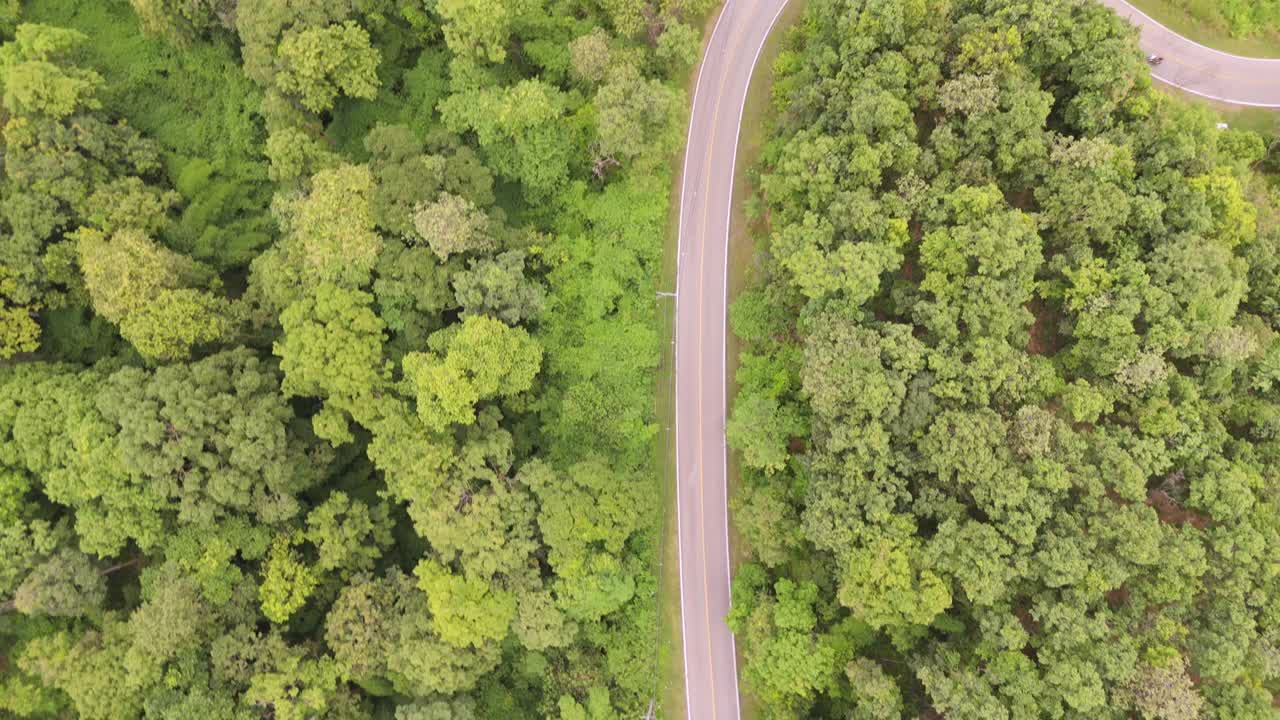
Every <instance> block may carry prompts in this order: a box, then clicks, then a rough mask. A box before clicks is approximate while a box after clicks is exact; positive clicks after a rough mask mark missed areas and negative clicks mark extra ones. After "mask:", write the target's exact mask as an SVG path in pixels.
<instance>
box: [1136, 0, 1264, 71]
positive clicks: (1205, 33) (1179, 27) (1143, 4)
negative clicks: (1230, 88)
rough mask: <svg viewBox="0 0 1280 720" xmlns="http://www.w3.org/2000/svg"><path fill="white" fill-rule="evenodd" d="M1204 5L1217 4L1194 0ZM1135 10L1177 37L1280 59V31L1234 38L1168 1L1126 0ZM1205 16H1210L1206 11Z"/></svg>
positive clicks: (1251, 55) (1234, 52)
mask: <svg viewBox="0 0 1280 720" xmlns="http://www.w3.org/2000/svg"><path fill="white" fill-rule="evenodd" d="M1195 1H1196V2H1198V3H1204V4H1206V5H1208V4H1212V3H1214V2H1216V0H1195ZM1128 2H1129V3H1131V4H1132V5H1133V6H1134V7H1136V8H1138V9H1139V10H1141V11H1142V12H1144V13H1146V14H1147V15H1150V16H1151V17H1152V18H1154V19H1155V20H1156V21H1157V22H1159V23H1160V24H1161V25H1164V26H1165V27H1167V28H1169V29H1170V30H1173V31H1174V32H1176V33H1178V34H1179V35H1183V36H1184V37H1187V38H1190V39H1191V40H1194V41H1195V42H1198V43H1200V44H1201V45H1207V46H1209V47H1211V48H1214V49H1216V50H1222V51H1224V52H1229V53H1233V54H1236V55H1245V56H1248V57H1280V30H1275V31H1272V32H1271V33H1268V34H1264V35H1258V36H1256V37H1235V36H1233V35H1232V34H1231V33H1230V31H1229V30H1228V29H1227V28H1226V27H1221V26H1218V25H1215V24H1213V23H1212V22H1206V21H1205V20H1203V19H1201V18H1200V17H1197V16H1196V14H1193V13H1192V12H1190V11H1188V10H1187V9H1186V8H1183V7H1181V6H1180V4H1179V3H1176V2H1172V1H1171V0H1128ZM1204 14H1205V15H1212V14H1213V12H1212V10H1211V9H1206V12H1205V13H1204Z"/></svg>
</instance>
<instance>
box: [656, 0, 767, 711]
mask: <svg viewBox="0 0 1280 720" xmlns="http://www.w3.org/2000/svg"><path fill="white" fill-rule="evenodd" d="M786 2H787V0H728V1H727V2H726V3H725V4H724V8H723V9H722V10H721V13H720V18H719V20H718V21H717V22H716V26H715V29H714V30H713V31H712V34H711V38H710V40H709V41H708V44H707V48H706V53H705V55H704V56H703V62H702V67H701V69H700V70H699V72H698V80H697V85H696V87H695V90H694V95H693V113H692V117H691V118H690V122H689V140H688V145H687V148H688V150H687V152H686V155H685V163H684V180H683V186H682V188H681V198H680V242H679V244H680V259H679V269H678V271H677V279H676V350H675V367H676V420H675V422H676V472H677V478H678V489H677V497H678V499H677V507H678V509H679V510H678V514H679V519H678V522H679V538H680V548H679V554H680V610H681V612H680V618H681V625H682V630H683V633H682V634H683V637H684V682H685V702H686V708H685V709H686V713H687V714H686V718H688V720H738V717H739V708H738V672H737V660H736V657H735V648H734V643H733V634H732V633H730V632H729V628H728V627H727V626H726V625H725V622H724V618H725V615H726V614H727V613H728V611H729V517H728V502H727V501H728V497H727V495H728V493H727V490H726V486H725V460H726V447H725V439H724V424H725V408H726V405H725V394H726V393H725V337H726V332H727V328H726V326H725V318H726V282H727V277H728V245H729V217H730V206H731V204H732V199H733V175H734V169H735V160H736V157H737V149H738V128H739V127H740V125H741V122H742V111H743V105H744V103H745V101H746V97H747V86H748V85H749V84H750V81H751V73H752V71H753V69H754V68H755V65H756V60H757V59H758V58H759V55H760V52H761V50H762V49H763V47H764V42H765V39H766V38H767V37H768V35H769V30H770V29H771V28H772V27H773V24H774V23H775V22H776V20H777V18H778V16H779V15H780V14H781V12H782V8H783V7H784V6H785V5H786Z"/></svg>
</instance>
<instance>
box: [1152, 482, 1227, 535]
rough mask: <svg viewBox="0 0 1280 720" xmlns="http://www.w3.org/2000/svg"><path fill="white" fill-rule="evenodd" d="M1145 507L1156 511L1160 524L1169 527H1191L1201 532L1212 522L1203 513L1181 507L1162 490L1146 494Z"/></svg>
mask: <svg viewBox="0 0 1280 720" xmlns="http://www.w3.org/2000/svg"><path fill="white" fill-rule="evenodd" d="M1147 505H1148V506H1149V507H1151V508H1153V509H1154V510H1155V511H1156V517H1158V518H1160V522H1162V523H1166V524H1169V525H1176V526H1178V527H1182V526H1183V525H1191V526H1192V527H1194V528H1195V529H1197V530H1203V529H1205V528H1206V527H1208V526H1209V522H1210V520H1212V518H1210V517H1209V516H1208V515H1205V514H1204V513H1200V512H1196V511H1194V510H1188V509H1186V508H1184V507H1182V506H1181V505H1179V504H1178V501H1177V500H1174V499H1173V498H1172V497H1169V493H1167V492H1165V491H1163V490H1152V491H1151V492H1150V493H1148V494H1147Z"/></svg>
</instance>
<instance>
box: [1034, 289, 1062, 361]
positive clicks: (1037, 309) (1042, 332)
mask: <svg viewBox="0 0 1280 720" xmlns="http://www.w3.org/2000/svg"><path fill="white" fill-rule="evenodd" d="M1024 307H1026V309H1027V312H1029V313H1031V316H1032V317H1034V318H1035V321H1034V322H1032V323H1031V330H1030V337H1029V338H1028V339H1027V354H1028V355H1045V356H1049V357H1052V356H1053V355H1056V354H1058V351H1060V350H1062V346H1063V345H1065V344H1066V338H1065V337H1063V336H1062V334H1061V333H1060V332H1058V327H1059V326H1060V325H1061V323H1062V314H1061V313H1059V312H1058V310H1057V308H1055V307H1053V306H1052V305H1049V304H1048V303H1046V302H1044V301H1043V300H1041V299H1040V298H1035V299H1034V300H1032V301H1031V302H1029V303H1027V304H1026V305H1025V306H1024Z"/></svg>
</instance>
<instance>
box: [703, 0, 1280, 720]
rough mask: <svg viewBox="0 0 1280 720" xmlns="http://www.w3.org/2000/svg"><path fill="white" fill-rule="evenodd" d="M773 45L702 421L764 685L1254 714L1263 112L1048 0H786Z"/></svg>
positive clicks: (1275, 620) (1279, 643)
mask: <svg viewBox="0 0 1280 720" xmlns="http://www.w3.org/2000/svg"><path fill="white" fill-rule="evenodd" d="M775 68H776V71H777V79H776V83H775V86H774V99H773V102H774V127H773V128H772V131H771V136H770V139H769V141H768V142H767V144H766V146H765V149H764V151H763V154H762V159H761V161H760V164H759V167H758V174H759V179H758V183H757V187H758V197H757V199H756V200H755V202H754V211H755V215H756V218H757V222H758V223H759V225H760V226H761V227H762V228H764V230H763V231H762V233H761V234H760V237H759V250H758V252H759V254H760V257H761V263H760V269H759V271H758V272H757V276H756V277H755V278H754V282H753V284H752V286H751V288H750V289H748V290H747V291H745V292H744V293H742V294H741V295H740V296H739V298H738V300H737V301H736V302H735V304H734V306H733V308H732V311H731V321H732V327H733V329H734V332H735V333H736V334H737V335H738V336H739V337H740V338H741V339H742V341H743V343H744V350H743V353H742V356H741V365H740V368H739V370H738V374H737V380H738V382H739V383H740V385H741V391H740V392H739V394H738V396H737V398H736V399H735V401H734V403H733V409H732V414H731V418H730V422H729V428H728V432H729V441H730V443H731V445H732V446H733V447H735V448H736V449H737V450H738V451H739V452H740V454H741V458H742V464H743V475H744V478H743V488H742V491H741V492H740V494H739V495H738V497H737V498H736V500H735V522H736V523H737V527H738V530H739V532H740V534H741V535H742V537H743V538H744V539H745V540H746V542H747V545H748V546H749V547H750V549H751V551H752V555H753V558H752V561H751V562H750V563H748V564H746V565H744V566H743V567H741V568H740V569H739V571H738V573H737V576H736V578H735V583H734V597H733V610H732V613H731V615H730V618H729V621H730V625H731V627H732V628H733V629H734V631H735V632H736V634H737V638H738V647H739V649H740V650H741V652H742V653H743V655H744V657H745V662H744V664H743V666H742V676H743V685H744V689H745V690H746V691H748V692H750V693H752V694H753V695H754V696H755V697H756V698H757V699H758V700H759V701H760V703H761V706H762V714H763V716H764V717H766V718H779V719H781V718H829V719H831V720H835V719H837V718H838V719H841V720H843V719H846V718H855V719H857V720H873V719H874V720H889V719H891V718H903V717H909V718H917V717H919V718H947V719H948V720H978V719H984V720H985V719H995V718H1000V719H1027V720H1030V719H1033V718H1072V719H1076V718H1078V719H1080V720H1084V719H1085V718H1088V719H1091V720H1096V719H1103V720H1105V719H1113V720H1121V719H1127V718H1144V719H1146V720H1157V719H1159V720H1193V719H1198V718H1212V719H1214V720H1265V719H1269V718H1273V717H1274V714H1275V704H1276V702H1277V692H1278V691H1280V662H1277V659H1278V658H1280V566H1278V565H1277V564H1276V562H1275V558H1276V557H1277V556H1278V555H1280V471H1278V470H1277V468H1278V467H1280V443H1278V441H1277V438H1278V437H1280V435H1278V434H1277V432H1276V431H1277V427H1280V426H1277V420H1278V419H1280V375H1277V367H1280V365H1278V364H1277V363H1280V335H1277V329H1278V328H1280V266H1278V265H1277V257H1280V191H1277V190H1276V188H1275V186H1274V184H1273V183H1270V182H1269V181H1268V177H1267V173H1268V172H1275V170H1277V169H1278V168H1277V160H1278V159H1280V157H1278V156H1277V153H1276V150H1275V146H1274V144H1271V143H1272V142H1273V141H1274V140H1275V138H1274V137H1271V138H1264V137H1263V136H1261V135H1259V134H1258V133H1255V132H1253V131H1250V130H1246V129H1238V128H1232V129H1228V130H1219V129H1217V127H1216V121H1217V117H1216V116H1215V115H1214V114H1213V113H1212V111H1210V110H1208V109H1206V108H1204V107H1201V106H1198V105H1193V104H1190V103H1187V102H1184V101H1183V100H1181V99H1180V98H1178V97H1175V96H1173V95H1170V94H1167V93H1163V92H1160V91H1158V90H1156V89H1154V88H1153V87H1152V86H1151V81H1150V79H1149V76H1148V70H1147V68H1146V65H1145V62H1144V60H1143V57H1142V54H1141V52H1140V50H1139V49H1138V47H1137V45H1136V38H1135V37H1134V35H1133V31H1132V29H1131V28H1129V27H1128V26H1127V25H1126V24H1125V23H1124V22H1123V21H1121V20H1120V19H1119V18H1117V17H1116V16H1115V15H1114V14H1113V13H1111V12H1110V11H1109V10H1107V9H1106V8H1104V7H1102V6H1101V5H1097V4H1092V3H1078V2H1072V1H1071V0H1051V1H1048V2H1045V1H1043V0H953V1H951V2H943V1H941V0H913V1H910V2H875V1H873V0H810V2H809V3H808V7H807V10H806V13H805V15H804V17H803V18H802V19H801V20H800V22H799V24H798V26H797V29H796V30H795V31H794V32H793V33H792V34H791V36H790V38H789V40H788V42H787V46H786V49H785V50H784V52H783V53H782V54H781V56H780V57H779V58H778V60H777V61H776V63H775ZM1269 144H1271V145H1270V147H1271V149H1270V150H1269V149H1268V147H1269Z"/></svg>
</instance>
